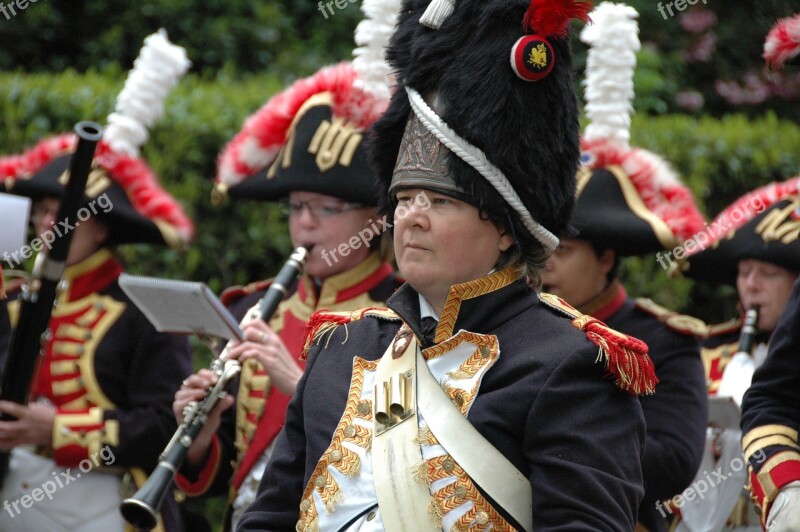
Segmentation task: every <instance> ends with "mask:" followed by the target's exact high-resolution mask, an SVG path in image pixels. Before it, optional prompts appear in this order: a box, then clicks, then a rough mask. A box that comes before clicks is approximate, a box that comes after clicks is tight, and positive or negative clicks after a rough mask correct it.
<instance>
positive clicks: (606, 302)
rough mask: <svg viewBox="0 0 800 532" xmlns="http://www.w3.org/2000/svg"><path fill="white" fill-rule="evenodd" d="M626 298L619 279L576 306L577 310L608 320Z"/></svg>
mask: <svg viewBox="0 0 800 532" xmlns="http://www.w3.org/2000/svg"><path fill="white" fill-rule="evenodd" d="M627 299H628V292H627V291H626V290H625V287H624V286H622V283H620V282H619V280H614V281H613V282H612V283H610V284H609V285H608V287H606V288H605V289H604V290H603V291H602V292H600V293H599V294H597V295H596V296H595V297H593V298H592V299H590V300H589V301H587V302H586V303H584V304H583V305H581V306H580V307H578V310H580V311H581V312H582V313H584V314H588V315H590V316H593V317H595V318H597V319H598V320H600V321H608V319H609V318H610V317H611V316H613V315H614V314H616V313H617V311H618V310H619V309H621V308H622V305H624V304H625V301H626V300H627Z"/></svg>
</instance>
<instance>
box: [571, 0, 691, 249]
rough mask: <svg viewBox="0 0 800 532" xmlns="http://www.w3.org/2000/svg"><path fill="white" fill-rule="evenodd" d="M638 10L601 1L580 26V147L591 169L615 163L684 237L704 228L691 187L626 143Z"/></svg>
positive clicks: (646, 153)
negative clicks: (583, 58) (584, 121)
mask: <svg viewBox="0 0 800 532" xmlns="http://www.w3.org/2000/svg"><path fill="white" fill-rule="evenodd" d="M638 15H639V14H638V13H637V11H636V10H635V9H634V8H632V7H630V6H627V5H623V4H613V3H611V2H603V3H601V4H600V5H599V6H597V8H596V9H595V10H594V11H592V13H591V18H592V22H593V24H592V25H590V26H586V27H585V28H584V29H583V31H582V32H581V40H582V41H583V42H585V43H587V44H589V45H590V48H589V54H588V59H587V66H586V70H587V72H586V80H585V81H584V86H585V87H586V89H585V93H584V94H585V99H586V114H587V115H588V117H589V119H590V123H589V125H588V126H587V127H586V130H585V132H584V135H583V138H582V139H581V151H582V152H583V153H584V156H585V157H584V158H585V159H588V162H587V163H586V164H587V166H588V167H589V168H590V169H597V168H607V167H609V166H620V167H621V168H622V169H623V170H624V171H625V173H626V174H627V175H628V177H630V179H631V182H632V183H633V184H634V186H635V187H636V190H637V191H638V193H639V195H640V196H641V198H642V200H643V201H644V203H645V205H646V206H647V208H648V209H650V210H651V211H652V212H653V213H654V214H655V215H656V216H658V217H659V218H661V219H662V220H663V221H664V222H665V223H666V224H667V226H668V227H669V228H670V229H671V230H672V232H673V233H674V234H675V236H676V237H677V239H678V240H679V241H684V240H686V239H688V238H691V237H692V236H694V235H695V234H696V233H698V232H700V231H702V230H703V229H704V228H705V220H704V219H703V215H702V214H701V213H700V211H699V210H698V209H697V205H696V203H695V201H694V197H693V195H692V193H691V191H690V190H689V189H688V188H687V187H686V186H685V185H683V184H682V183H681V181H680V179H679V178H678V175H677V174H676V172H675V171H674V170H673V169H672V168H671V167H670V165H669V163H667V161H665V160H664V159H663V158H662V157H660V156H659V155H656V154H655V153H652V152H650V151H648V150H645V149H643V148H631V147H630V145H629V141H630V122H631V113H632V112H633V97H634V87H633V73H634V70H635V68H636V52H637V51H638V50H639V49H640V44H639V27H638V24H637V22H636V18H637V17H638Z"/></svg>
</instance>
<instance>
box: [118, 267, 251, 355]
mask: <svg viewBox="0 0 800 532" xmlns="http://www.w3.org/2000/svg"><path fill="white" fill-rule="evenodd" d="M119 285H120V287H121V288H122V290H123V291H124V292H125V293H126V294H127V295H128V297H130V298H131V300H132V301H133V302H134V303H135V304H136V306H137V307H139V310H141V311H142V313H143V314H144V315H145V316H146V317H147V319H148V320H150V323H152V324H153V326H154V327H155V328H156V330H158V331H159V332H171V333H183V334H202V335H207V336H215V337H218V338H224V339H226V340H232V339H234V338H235V339H238V340H244V333H243V332H242V330H241V329H240V328H239V324H238V323H237V321H236V319H235V318H234V317H233V315H232V314H231V313H230V312H229V311H228V309H226V308H225V306H224V305H223V304H222V302H221V301H220V300H219V299H218V298H217V296H216V295H214V292H212V291H211V289H209V288H208V287H207V286H206V285H205V284H203V283H197V282H190V281H176V280H172V279H160V278H157V277H143V276H137V275H128V274H125V273H123V274H122V275H121V276H120V278H119Z"/></svg>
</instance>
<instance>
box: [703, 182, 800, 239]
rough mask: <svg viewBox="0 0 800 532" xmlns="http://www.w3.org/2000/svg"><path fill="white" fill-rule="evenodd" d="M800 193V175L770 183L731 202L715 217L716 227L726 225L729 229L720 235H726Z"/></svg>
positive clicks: (714, 223)
mask: <svg viewBox="0 0 800 532" xmlns="http://www.w3.org/2000/svg"><path fill="white" fill-rule="evenodd" d="M799 194H800V176H795V177H792V178H791V179H787V180H786V181H779V182H773V183H769V184H768V185H764V186H762V187H759V188H757V189H755V190H751V191H750V192H748V193H746V194H745V195H743V196H742V197H741V198H739V199H737V200H736V201H734V202H733V203H732V204H730V205H729V206H728V207H727V208H726V209H725V210H724V211H722V212H721V213H719V214H718V215H717V217H716V218H715V219H714V222H713V225H714V227H726V228H728V231H727V232H726V233H723V234H722V235H720V237H724V236H725V235H728V234H729V233H730V232H731V231H735V230H737V229H739V228H740V227H741V226H743V225H745V224H746V223H747V222H749V221H750V220H752V219H753V218H755V217H756V216H757V215H758V214H761V213H762V212H764V211H765V210H766V209H768V208H769V207H771V206H772V205H774V204H775V203H777V202H779V201H781V200H782V199H784V198H785V197H787V196H797V195H799Z"/></svg>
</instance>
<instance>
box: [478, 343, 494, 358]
mask: <svg viewBox="0 0 800 532" xmlns="http://www.w3.org/2000/svg"><path fill="white" fill-rule="evenodd" d="M480 351H481V358H489V355H490V354H491V352H492V350H491V349H489V347H488V346H485V345H482V346H481V349H480Z"/></svg>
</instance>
